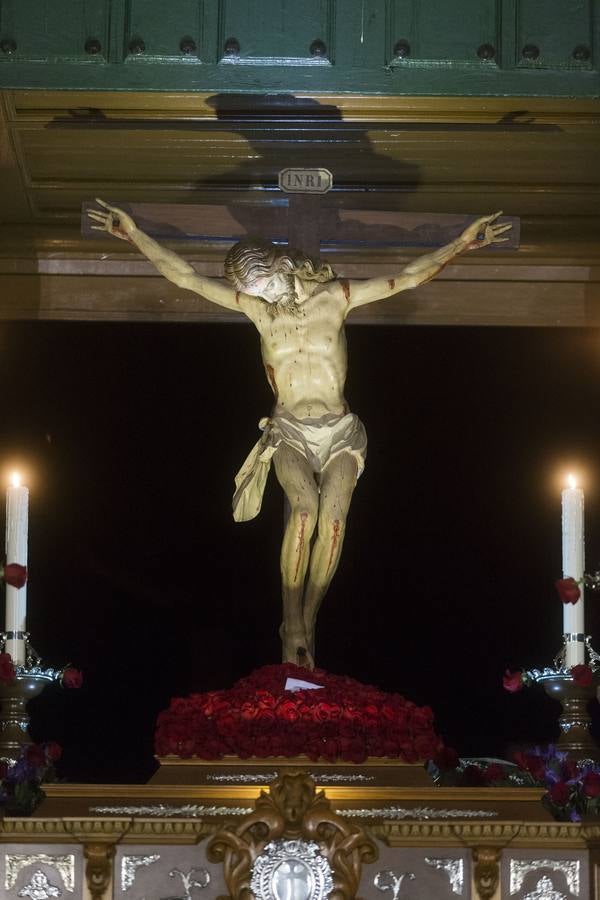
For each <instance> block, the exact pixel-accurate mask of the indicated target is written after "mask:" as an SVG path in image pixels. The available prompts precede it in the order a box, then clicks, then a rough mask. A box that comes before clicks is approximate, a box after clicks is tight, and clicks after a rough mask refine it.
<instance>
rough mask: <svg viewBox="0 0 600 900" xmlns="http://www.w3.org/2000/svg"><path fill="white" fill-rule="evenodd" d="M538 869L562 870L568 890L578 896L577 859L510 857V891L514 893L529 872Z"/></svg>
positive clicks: (579, 887) (578, 862) (578, 867)
mask: <svg viewBox="0 0 600 900" xmlns="http://www.w3.org/2000/svg"><path fill="white" fill-rule="evenodd" d="M540 869H551V870H552V871H553V872H562V874H563V875H564V876H565V878H566V880H567V885H568V887H569V891H570V892H571V893H572V894H575V896H576V897H579V891H580V889H581V871H580V870H581V862H580V861H579V860H578V859H511V861H510V893H511V896H512V895H513V894H516V893H517V892H518V891H519V890H520V889H521V888H522V887H523V882H524V880H525V878H526V877H527V875H529V873H530V872H537V871H539V870H540Z"/></svg>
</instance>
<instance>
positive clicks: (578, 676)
mask: <svg viewBox="0 0 600 900" xmlns="http://www.w3.org/2000/svg"><path fill="white" fill-rule="evenodd" d="M571 676H572V678H573V682H574V683H575V684H576V685H578V686H579V687H589V686H590V684H591V683H592V670H591V669H590V667H589V666H586V665H583V666H573V668H572V669H571Z"/></svg>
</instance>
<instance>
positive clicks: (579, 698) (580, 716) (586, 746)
mask: <svg viewBox="0 0 600 900" xmlns="http://www.w3.org/2000/svg"><path fill="white" fill-rule="evenodd" d="M599 680H600V679H599V678H598V675H597V674H596V673H595V676H594V681H593V683H592V684H590V685H587V686H586V687H582V686H581V685H578V684H575V682H574V681H573V678H572V676H571V674H570V673H569V672H553V673H549V672H548V673H544V674H540V675H539V676H538V678H537V679H536V681H537V682H538V684H541V685H542V687H543V688H544V690H545V691H546V693H547V694H548V696H549V697H552V699H553V700H558V702H559V703H560V704H561V706H562V713H561V715H560V716H559V717H558V724H559V726H560V737H559V738H558V741H557V742H556V746H557V747H558V749H559V750H564V751H565V752H566V753H568V754H569V756H571V757H572V758H573V759H575V760H579V761H583V760H587V759H589V760H593V761H594V762H600V747H598V744H597V743H596V742H595V740H594V738H593V737H592V735H591V734H590V725H591V724H592V717H591V716H590V714H589V713H588V711H587V708H588V705H589V703H590V701H591V700H593V699H594V697H595V695H596V689H597V686H598V681H599Z"/></svg>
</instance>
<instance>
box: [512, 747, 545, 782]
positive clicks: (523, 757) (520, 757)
mask: <svg viewBox="0 0 600 900" xmlns="http://www.w3.org/2000/svg"><path fill="white" fill-rule="evenodd" d="M513 758H514V761H515V762H516V764H517V765H518V766H519V768H520V769H524V770H525V771H526V772H529V774H530V775H531V777H532V778H533V779H534V780H535V781H543V780H544V772H545V769H546V764H545V762H544V760H543V758H542V757H541V756H538V755H537V754H536V753H515V755H514V757H513Z"/></svg>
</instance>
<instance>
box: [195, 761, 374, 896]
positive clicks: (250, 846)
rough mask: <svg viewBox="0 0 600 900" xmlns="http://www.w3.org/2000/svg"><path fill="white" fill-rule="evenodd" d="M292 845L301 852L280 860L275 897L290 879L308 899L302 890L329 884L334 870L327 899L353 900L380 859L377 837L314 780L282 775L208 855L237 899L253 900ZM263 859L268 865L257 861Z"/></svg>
mask: <svg viewBox="0 0 600 900" xmlns="http://www.w3.org/2000/svg"><path fill="white" fill-rule="evenodd" d="M282 842H283V843H282ZM286 842H296V847H297V850H298V852H297V853H296V856H294V854H293V853H291V852H289V853H288V857H286V859H285V860H284V859H283V858H281V859H278V863H277V864H276V865H272V866H271V868H270V872H271V876H272V879H273V880H272V881H271V885H272V887H273V893H275V887H276V886H277V884H278V879H279V880H281V879H283V878H284V877H286V878H288V879H291V881H288V884H289V885H291V886H296V881H298V885H297V886H296V887H297V889H298V891H299V892H300V893H299V896H300V894H302V896H303V889H302V890H301V885H305V886H307V885H309V884H310V883H311V878H312V879H313V882H314V883H315V884H317V885H318V884H322V885H323V884H325V883H328V882H327V875H326V871H327V867H328V868H329V870H330V871H331V879H332V888H331V890H329V891H328V892H327V893H326V894H325V895H324V896H329V898H331V900H353V898H354V897H355V895H356V891H357V889H358V884H359V882H360V876H361V871H362V865H363V863H372V862H375V860H376V859H377V855H378V853H377V847H376V845H375V843H374V842H373V841H372V840H371V838H370V837H368V836H367V835H366V834H365V832H364V831H363V830H362V829H361V828H359V827H358V826H357V825H355V824H352V823H350V822H347V821H346V820H345V819H343V818H342V817H341V816H340V815H338V813H336V812H335V811H334V810H332V809H331V804H330V802H329V800H327V798H326V796H325V793H324V792H323V791H319V792H318V793H317V792H316V789H315V782H314V780H313V779H312V778H311V777H310V776H309V775H306V774H305V773H299V774H284V775H281V776H279V777H278V778H277V779H276V780H275V781H274V782H273V784H272V785H271V786H270V789H269V793H268V794H267V793H265V791H261V794H260V796H259V798H258V799H257V800H256V802H255V808H254V810H253V811H252V812H251V813H250V814H249V815H247V816H245V817H244V819H243V820H242V821H241V822H239V823H237V824H236V825H235V826H233V827H230V828H225V829H222V830H221V831H219V832H218V833H217V834H216V835H215V836H214V837H213V838H212V839H211V840H210V842H209V844H208V846H207V851H206V853H207V857H208V859H209V860H210V861H211V862H214V863H222V864H223V874H224V877H225V883H226V885H227V888H228V890H229V894H230V896H231V898H232V900H250V898H251V896H252V894H253V890H252V887H251V884H252V879H253V877H254V879H255V880H254V884H255V886H256V884H257V880H256V879H260V877H261V873H262V872H264V871H268V870H269V865H270V860H272V859H273V857H274V855H275V854H277V853H279V852H280V851H281V852H284V845H285V843H286ZM269 845H272V846H271V849H268V846H269ZM273 845H274V846H273ZM311 845H314V846H312V847H311ZM315 847H316V848H318V849H317V850H315V849H314V848H315ZM288 849H289V843H288ZM259 859H262V860H263V861H262V862H257V861H258V860H259ZM309 859H312V860H313V862H314V868H311V865H309ZM280 864H281V865H280ZM284 864H285V866H287V869H286V870H284V868H283V865H284ZM326 864H327V865H326ZM319 873H320V874H319ZM319 879H322V881H319ZM307 896H310V894H308V895H307Z"/></svg>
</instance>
